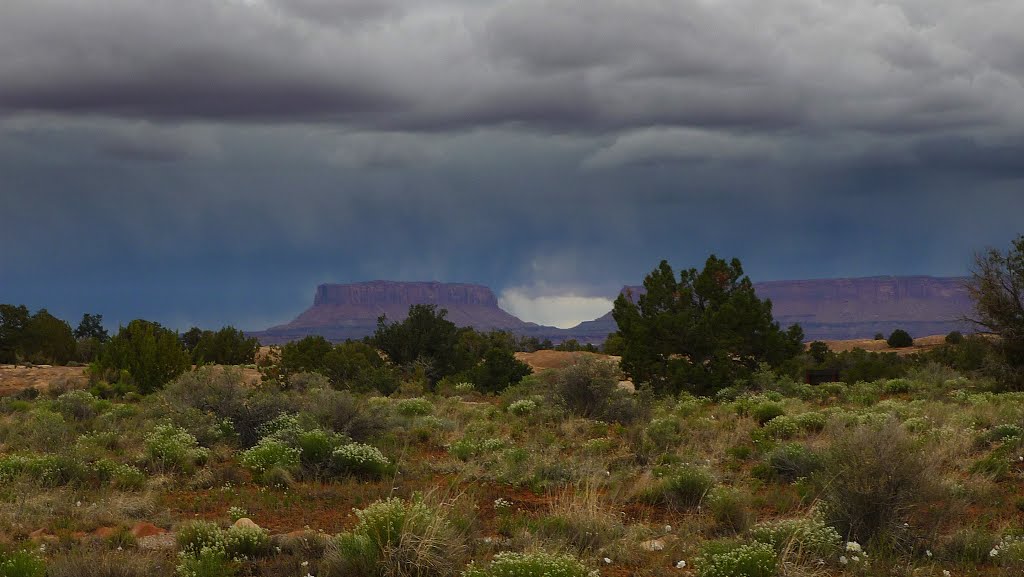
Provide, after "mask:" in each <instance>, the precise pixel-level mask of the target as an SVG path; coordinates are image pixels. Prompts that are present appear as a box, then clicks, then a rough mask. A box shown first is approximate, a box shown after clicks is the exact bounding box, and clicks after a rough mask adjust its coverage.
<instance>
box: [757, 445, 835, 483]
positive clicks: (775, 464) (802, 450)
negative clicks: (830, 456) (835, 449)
mask: <svg viewBox="0 0 1024 577" xmlns="http://www.w3.org/2000/svg"><path fill="white" fill-rule="evenodd" d="M767 463H768V466H769V467H770V468H771V471H772V473H773V474H774V475H775V476H776V477H777V478H779V479H781V480H783V481H786V482H789V483H792V482H793V481H795V480H797V479H799V478H801V477H810V476H811V475H812V474H814V473H816V472H818V471H819V470H821V468H822V467H823V466H824V464H825V460H824V459H823V458H822V457H821V455H819V454H817V453H815V452H814V451H812V450H811V449H809V448H807V447H805V446H803V445H801V444H799V443H786V444H784V445H780V446H778V447H776V448H775V449H774V450H773V451H772V452H771V453H770V454H769V455H768V460H767Z"/></svg>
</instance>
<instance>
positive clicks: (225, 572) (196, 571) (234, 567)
mask: <svg viewBox="0 0 1024 577" xmlns="http://www.w3.org/2000/svg"><path fill="white" fill-rule="evenodd" d="M174 573H175V575H177V577H232V576H234V575H235V574H237V573H238V564H237V563H235V562H234V561H232V560H231V559H230V558H229V557H228V555H227V553H226V552H225V551H224V548H223V545H221V546H220V547H217V548H214V547H206V548H203V549H202V550H201V551H199V552H197V553H196V554H195V555H186V554H182V555H180V556H179V559H178V567H177V568H176V569H175V572H174Z"/></svg>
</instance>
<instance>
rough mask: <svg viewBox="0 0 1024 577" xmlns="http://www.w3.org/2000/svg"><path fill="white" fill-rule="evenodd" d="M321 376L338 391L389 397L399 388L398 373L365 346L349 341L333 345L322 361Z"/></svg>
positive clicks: (371, 349)
mask: <svg viewBox="0 0 1024 577" xmlns="http://www.w3.org/2000/svg"><path fill="white" fill-rule="evenodd" d="M323 374H324V376H326V377H327V378H328V379H330V381H331V385H332V386H334V388H337V389H348V390H353V391H360V392H366V391H372V390H376V391H379V392H380V393H382V394H385V395H389V394H391V393H392V392H394V391H395V389H397V388H398V384H399V379H398V374H397V373H396V372H395V370H394V368H393V367H391V366H388V364H387V363H386V362H384V359H383V358H381V356H380V353H378V352H377V349H375V348H373V347H371V346H370V345H368V344H366V343H361V342H358V341H348V342H345V343H341V344H339V345H335V346H334V348H333V349H331V350H330V351H329V352H328V353H327V354H326V355H324V359H323Z"/></svg>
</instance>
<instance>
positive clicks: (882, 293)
mask: <svg viewBox="0 0 1024 577" xmlns="http://www.w3.org/2000/svg"><path fill="white" fill-rule="evenodd" d="M966 281H967V279H966V278H963V277H952V278H942V277H931V276H906V277H898V276H877V277H864V278H838V279H812V280H784V281H768V282H759V283H754V290H755V291H756V292H757V296H758V297H760V298H766V299H771V301H772V314H773V315H774V317H775V320H776V321H778V322H779V324H780V325H782V326H783V327H787V326H789V325H790V324H793V323H799V324H800V326H801V327H803V330H804V335H805V336H806V337H807V339H852V338H870V337H871V336H872V335H874V334H875V333H879V332H880V333H883V334H889V333H890V332H891V331H892V330H893V329H897V328H902V329H905V330H907V331H909V332H910V333H911V334H912V335H916V336H923V335H934V334H943V333H948V332H949V331H952V330H959V331H970V330H971V328H972V327H971V326H970V325H969V324H967V323H964V322H963V321H962V320H961V319H962V318H963V317H964V316H967V315H969V314H970V313H971V311H972V309H973V303H972V301H971V298H970V295H969V294H968V293H967V289H966V287H965V283H966ZM620 293H624V294H626V295H627V297H630V298H631V299H632V300H633V301H634V302H636V300H637V298H638V297H639V296H640V295H641V294H643V293H644V287H643V286H624V287H622V290H621V291H620ZM616 329H617V327H616V325H615V320H614V319H613V318H612V315H611V313H608V314H606V315H604V316H602V317H601V318H599V319H596V320H593V321H587V322H584V323H581V324H580V325H579V326H576V327H573V328H572V329H569V331H570V332H574V333H577V334H580V335H586V336H587V337H589V338H597V337H598V336H599V335H601V334H608V333H610V332H613V331H615V330H616Z"/></svg>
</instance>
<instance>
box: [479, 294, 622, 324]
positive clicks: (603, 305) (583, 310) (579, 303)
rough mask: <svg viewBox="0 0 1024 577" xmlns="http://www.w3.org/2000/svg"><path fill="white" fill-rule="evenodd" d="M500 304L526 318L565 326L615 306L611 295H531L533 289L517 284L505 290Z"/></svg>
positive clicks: (536, 321) (592, 317)
mask: <svg viewBox="0 0 1024 577" xmlns="http://www.w3.org/2000/svg"><path fill="white" fill-rule="evenodd" d="M498 304H499V305H500V306H501V308H503V309H505V310H507V311H508V312H510V313H512V314H514V315H515V316H517V317H519V318H521V319H523V320H524V321H529V322H535V323H537V324H541V325H548V326H553V327H558V328H562V329H568V328H572V327H574V326H576V325H578V324H580V323H581V322H583V321H589V320H593V319H596V318H597V317H599V316H601V315H603V314H605V313H607V312H608V311H610V310H612V300H611V299H608V298H601V297H582V296H577V295H574V294H565V295H551V296H536V297H531V296H529V291H525V290H523V289H516V288H513V289H507V290H504V291H502V293H501V296H500V297H499V299H498Z"/></svg>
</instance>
